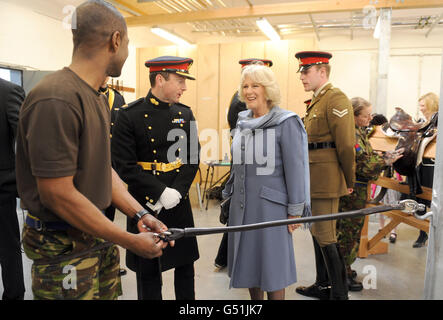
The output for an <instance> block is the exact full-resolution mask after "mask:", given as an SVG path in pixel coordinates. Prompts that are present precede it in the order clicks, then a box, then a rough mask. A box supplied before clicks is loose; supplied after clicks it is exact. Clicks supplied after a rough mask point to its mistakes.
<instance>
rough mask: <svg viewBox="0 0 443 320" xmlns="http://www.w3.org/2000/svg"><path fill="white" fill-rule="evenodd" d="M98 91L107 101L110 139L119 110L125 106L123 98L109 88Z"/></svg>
mask: <svg viewBox="0 0 443 320" xmlns="http://www.w3.org/2000/svg"><path fill="white" fill-rule="evenodd" d="M100 91H101V92H102V93H103V94H104V95H105V96H106V99H107V100H108V105H109V109H110V110H111V137H112V129H113V127H114V125H115V123H116V121H117V116H118V112H119V111H120V108H121V107H122V106H124V105H126V102H125V98H124V97H123V96H122V95H121V94H120V92H118V91H117V90H114V89H112V88H110V87H107V88H106V89H105V90H103V89H102V88H100Z"/></svg>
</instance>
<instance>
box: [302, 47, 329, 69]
mask: <svg viewBox="0 0 443 320" xmlns="http://www.w3.org/2000/svg"><path fill="white" fill-rule="evenodd" d="M295 57H296V58H297V59H298V61H299V68H298V71H297V72H301V71H305V70H308V69H309V68H310V67H312V66H313V65H319V64H329V59H331V58H332V54H330V53H329V52H323V51H300V52H297V53H296V54H295Z"/></svg>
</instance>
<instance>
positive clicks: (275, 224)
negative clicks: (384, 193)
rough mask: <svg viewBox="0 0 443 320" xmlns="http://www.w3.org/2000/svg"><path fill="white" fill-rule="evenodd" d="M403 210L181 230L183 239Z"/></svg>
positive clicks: (371, 210)
mask: <svg viewBox="0 0 443 320" xmlns="http://www.w3.org/2000/svg"><path fill="white" fill-rule="evenodd" d="M403 209H405V205H404V204H402V203H400V204H394V205H382V206H377V207H371V208H363V209H360V210H353V211H347V212H341V213H332V214H325V215H321V216H313V217H305V218H296V219H285V220H275V221H268V222H260V223H254V224H246V225H241V226H229V227H217V228H185V229H183V231H184V232H183V237H194V236H201V235H207V234H216V233H226V232H239V231H249V230H257V229H263V228H270V227H278V226H284V225H290V224H301V223H312V222H320V221H326V220H336V219H344V218H354V217H361V216H366V215H370V214H374V213H379V212H385V211H391V210H403Z"/></svg>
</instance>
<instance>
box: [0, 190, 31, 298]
mask: <svg viewBox="0 0 443 320" xmlns="http://www.w3.org/2000/svg"><path fill="white" fill-rule="evenodd" d="M16 205H17V202H16V199H15V197H14V196H13V197H6V198H3V197H2V198H0V265H1V267H2V280H3V287H4V291H3V297H2V299H3V300H23V299H24V296H25V282H24V279H23V262H22V251H21V244H20V230H19V224H18V219H17V211H16Z"/></svg>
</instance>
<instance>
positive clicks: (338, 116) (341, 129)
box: [304, 84, 355, 199]
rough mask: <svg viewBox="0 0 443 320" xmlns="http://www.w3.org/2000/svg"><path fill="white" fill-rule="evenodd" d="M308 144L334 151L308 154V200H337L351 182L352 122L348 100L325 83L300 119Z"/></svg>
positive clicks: (313, 151)
mask: <svg viewBox="0 0 443 320" xmlns="http://www.w3.org/2000/svg"><path fill="white" fill-rule="evenodd" d="M304 123H305V127H306V132H307V134H308V143H313V142H334V143H335V145H336V148H326V149H316V150H310V151H309V169H310V176H311V197H312V198H314V199H315V198H317V199H321V198H338V197H341V196H343V195H346V194H348V192H347V189H348V188H353V187H354V182H355V149H354V146H355V123H354V114H353V109H352V105H351V102H350V100H349V99H348V97H346V95H345V94H344V93H343V92H342V91H341V90H340V89H338V88H334V87H333V86H332V84H327V85H326V86H324V88H323V89H322V90H321V91H320V92H319V93H318V94H317V95H316V96H314V98H313V99H312V101H311V103H310V104H309V105H308V107H307V110H306V114H305V117H304Z"/></svg>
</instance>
